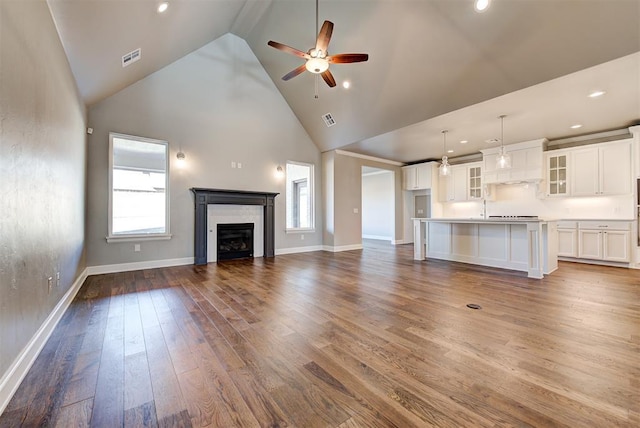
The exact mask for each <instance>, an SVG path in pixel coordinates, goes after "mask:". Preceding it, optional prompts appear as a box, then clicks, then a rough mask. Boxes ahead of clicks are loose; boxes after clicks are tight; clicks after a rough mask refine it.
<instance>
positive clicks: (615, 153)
mask: <svg viewBox="0 0 640 428" xmlns="http://www.w3.org/2000/svg"><path fill="white" fill-rule="evenodd" d="M570 173H571V174H570V175H571V184H570V185H571V195H573V196H594V195H626V194H630V193H631V140H623V141H617V142H611V143H603V144H597V145H592V146H589V147H585V148H580V149H576V150H573V151H572V152H571V171H570Z"/></svg>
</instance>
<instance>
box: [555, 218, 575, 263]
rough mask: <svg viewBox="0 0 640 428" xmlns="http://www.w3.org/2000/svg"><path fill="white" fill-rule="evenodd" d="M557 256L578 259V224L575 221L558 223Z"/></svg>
mask: <svg viewBox="0 0 640 428" xmlns="http://www.w3.org/2000/svg"><path fill="white" fill-rule="evenodd" d="M558 256H560V257H578V224H577V222H575V221H571V222H567V221H559V222H558Z"/></svg>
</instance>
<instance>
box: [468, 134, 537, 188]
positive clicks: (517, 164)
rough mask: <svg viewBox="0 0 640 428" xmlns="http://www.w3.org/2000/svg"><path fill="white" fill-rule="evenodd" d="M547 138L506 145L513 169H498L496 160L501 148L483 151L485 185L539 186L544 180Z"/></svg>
mask: <svg viewBox="0 0 640 428" xmlns="http://www.w3.org/2000/svg"><path fill="white" fill-rule="evenodd" d="M547 142H548V141H547V139H546V138H541V139H538V140H532V141H525V142H523V143H518V144H510V145H505V146H504V148H505V150H506V152H507V153H508V154H509V155H511V168H509V169H498V168H497V167H496V160H497V157H498V152H499V150H500V148H498V147H495V148H491V149H485V150H481V152H482V162H483V165H482V166H483V168H482V176H483V179H484V183H485V184H523V183H533V184H539V183H540V182H541V181H542V180H543V179H544V155H543V152H544V147H545V145H546V143H547Z"/></svg>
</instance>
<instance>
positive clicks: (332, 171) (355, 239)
mask: <svg viewBox="0 0 640 428" xmlns="http://www.w3.org/2000/svg"><path fill="white" fill-rule="evenodd" d="M322 161H323V168H324V169H326V171H325V172H326V174H325V175H324V177H323V179H324V182H325V183H330V182H332V183H333V189H332V191H328V190H327V191H326V192H325V206H326V212H325V214H324V215H325V217H326V218H331V219H332V223H331V225H332V227H331V230H329V227H327V228H326V230H325V231H324V234H325V238H326V239H325V243H324V244H325V245H326V246H332V247H344V246H351V245H359V244H362V215H361V213H362V206H361V205H362V167H363V166H370V167H374V168H380V169H384V170H389V171H393V172H394V173H395V177H394V186H395V202H394V206H395V212H394V216H395V228H394V232H393V239H394V240H402V239H403V221H402V212H403V205H402V170H401V169H400V167H398V166H394V165H391V164H388V163H383V162H376V161H373V160H369V159H363V158H359V157H354V156H350V155H345V154H342V153H341V152H339V151H332V152H326V153H323V154H322ZM354 208H357V209H358V212H357V213H354V212H353V210H354ZM327 224H329V223H328V221H327Z"/></svg>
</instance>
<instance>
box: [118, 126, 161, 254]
mask: <svg viewBox="0 0 640 428" xmlns="http://www.w3.org/2000/svg"><path fill="white" fill-rule="evenodd" d="M114 138H123V139H127V140H134V141H140V142H143V143H154V144H163V145H164V146H165V148H166V160H165V177H164V179H165V183H164V186H165V187H164V189H165V198H166V200H165V204H164V209H165V213H164V215H165V217H164V218H165V232H164V233H145V234H139V233H131V234H122V233H119V234H117V235H114V234H113V139H114ZM108 193H109V212H108V231H107V237H106V239H107V243H116V242H134V241H136V242H140V241H160V240H168V239H171V236H172V235H171V229H170V227H171V219H170V217H169V213H170V211H171V210H170V200H171V199H170V197H169V142H168V141H164V140H156V139H154V138H145V137H138V136H135V135H127V134H120V133H117V132H109V191H108Z"/></svg>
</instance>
